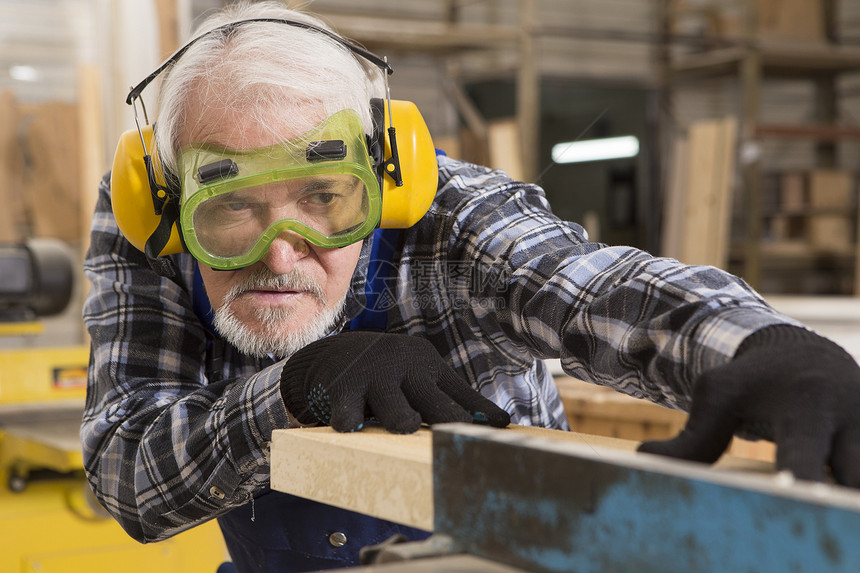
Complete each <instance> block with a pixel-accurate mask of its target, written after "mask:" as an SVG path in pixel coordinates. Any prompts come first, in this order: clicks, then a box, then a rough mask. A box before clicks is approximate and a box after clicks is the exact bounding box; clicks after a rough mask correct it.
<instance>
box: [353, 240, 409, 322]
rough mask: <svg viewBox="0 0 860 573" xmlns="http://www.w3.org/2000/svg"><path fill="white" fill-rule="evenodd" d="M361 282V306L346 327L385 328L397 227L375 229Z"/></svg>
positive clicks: (390, 303) (393, 266)
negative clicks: (362, 306) (363, 298)
mask: <svg viewBox="0 0 860 573" xmlns="http://www.w3.org/2000/svg"><path fill="white" fill-rule="evenodd" d="M373 233H374V235H373V246H372V247H371V248H370V263H369V264H368V267H367V281H366V282H365V285H364V296H365V306H364V309H362V311H361V313H360V314H359V315H358V316H356V317H355V318H353V319H352V321H351V322H350V323H349V330H385V329H386V328H387V327H388V309H389V308H390V307H391V305H392V303H393V297H394V293H393V292H391V291H390V289H389V288H388V287H389V285H390V284H392V282H391V279H392V278H393V277H392V274H393V272H394V268H395V265H394V261H393V259H394V251H395V249H396V248H397V243H398V241H399V240H400V229H376V230H375V231H374V232H373Z"/></svg>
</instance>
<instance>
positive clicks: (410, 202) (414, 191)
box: [379, 100, 439, 229]
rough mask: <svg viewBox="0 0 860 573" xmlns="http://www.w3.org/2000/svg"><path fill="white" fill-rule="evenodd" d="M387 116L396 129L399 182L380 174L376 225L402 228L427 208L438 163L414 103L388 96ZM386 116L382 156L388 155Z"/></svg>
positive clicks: (430, 139) (389, 155)
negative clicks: (379, 202)
mask: <svg viewBox="0 0 860 573" xmlns="http://www.w3.org/2000/svg"><path fill="white" fill-rule="evenodd" d="M391 119H392V121H393V122H394V127H395V129H396V130H397V131H396V134H397V152H398V155H399V156H400V173H401V175H402V177H403V185H402V186H401V187H397V186H396V185H395V184H394V181H393V180H392V179H391V177H389V176H388V175H385V176H383V178H382V179H383V183H382V217H381V219H380V222H379V226H380V227H381V228H383V229H405V228H407V227H411V226H412V225H414V224H415V223H417V222H418V220H419V219H421V217H423V216H424V214H425V213H427V209H429V208H430V204H431V203H432V202H433V198H434V197H435V196H436V187H437V185H438V178H439V167H438V165H437V163H436V149H435V148H434V146H433V139H432V138H431V137H430V130H429V129H427V124H426V123H425V122H424V118H423V117H422V116H421V112H419V111H418V107H417V106H416V105H415V104H414V103H412V102H410V101H403V100H392V101H391ZM388 120H389V116H388V113H385V128H386V132H385V133H384V134H383V138H384V139H385V158H386V159H387V158H389V157H391V142H390V141H389V140H388V132H387V129H388V128H389V127H390V125H389V121H388Z"/></svg>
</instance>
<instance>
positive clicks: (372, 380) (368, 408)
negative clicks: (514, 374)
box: [281, 331, 510, 434]
mask: <svg viewBox="0 0 860 573" xmlns="http://www.w3.org/2000/svg"><path fill="white" fill-rule="evenodd" d="M281 396H282V397H283V399H284V404H285V405H286V407H287V410H288V411H289V412H290V414H292V415H293V416H294V417H295V418H296V419H297V420H298V421H299V422H301V423H302V424H313V423H322V424H326V425H331V427H332V428H334V429H335V430H337V431H338V432H352V431H355V430H359V429H361V427H362V426H363V425H364V422H365V421H366V420H368V419H371V418H375V419H377V420H379V422H381V423H382V425H383V426H384V427H385V429H386V430H388V431H389V432H393V433H398V434H408V433H411V432H415V431H416V430H418V428H419V427H420V426H421V423H422V422H424V423H427V424H438V423H442V422H477V423H481V424H488V425H491V426H496V427H500V428H502V427H505V426H507V425H508V424H509V423H510V415H509V414H508V413H507V412H505V411H504V410H502V409H501V408H499V407H498V406H496V405H495V404H493V403H492V402H490V401H489V400H487V399H486V398H484V397H483V396H481V394H480V393H478V392H477V391H476V390H475V389H474V388H472V387H471V386H469V384H467V383H466V382H465V381H464V380H463V379H462V378H460V377H459V376H458V375H457V373H456V372H454V370H453V369H452V368H451V367H450V366H448V364H446V363H445V361H444V360H443V359H442V357H441V356H440V355H439V353H438V352H436V349H435V348H434V347H433V345H432V344H431V343H430V342H429V341H427V340H425V339H423V338H419V337H415V336H408V335H403V334H389V333H383V332H375V331H350V332H344V333H342V334H336V335H333V336H330V337H328V338H323V339H321V340H318V341H316V342H313V343H311V344H309V345H307V346H306V347H304V348H302V349H301V350H299V351H298V352H296V353H295V354H294V355H293V356H292V357H290V359H289V360H287V362H286V364H285V365H284V370H283V373H282V374H281Z"/></svg>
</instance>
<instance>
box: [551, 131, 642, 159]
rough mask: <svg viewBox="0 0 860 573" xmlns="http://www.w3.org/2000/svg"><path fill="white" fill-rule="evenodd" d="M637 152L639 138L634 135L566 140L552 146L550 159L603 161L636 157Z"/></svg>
mask: <svg viewBox="0 0 860 573" xmlns="http://www.w3.org/2000/svg"><path fill="white" fill-rule="evenodd" d="M638 154H639V139H637V138H636V136H634V135H624V136H621V137H607V138H605V139H587V140H585V141H568V142H564V143H556V144H555V145H553V146H552V160H553V161H554V162H555V163H581V162H583V161H603V160H606V159H621V158H624V157H636V155H638Z"/></svg>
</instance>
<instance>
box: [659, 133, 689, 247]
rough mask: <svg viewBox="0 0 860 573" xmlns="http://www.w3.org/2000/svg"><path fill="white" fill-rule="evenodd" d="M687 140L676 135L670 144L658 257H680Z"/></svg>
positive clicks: (687, 161)
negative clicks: (667, 181)
mask: <svg viewBox="0 0 860 573" xmlns="http://www.w3.org/2000/svg"><path fill="white" fill-rule="evenodd" d="M688 152H689V146H688V145H687V138H686V136H684V135H682V134H677V135H676V136H675V140H674V141H673V144H672V162H671V164H670V165H669V188H668V189H667V190H666V201H665V203H664V205H665V212H664V217H663V229H662V236H661V239H660V240H661V243H660V256H663V257H671V258H673V259H677V258H679V257H680V256H681V244H682V234H683V229H684V209H685V201H686V187H687V180H688V174H687V171H688V168H689V157H688Z"/></svg>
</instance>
